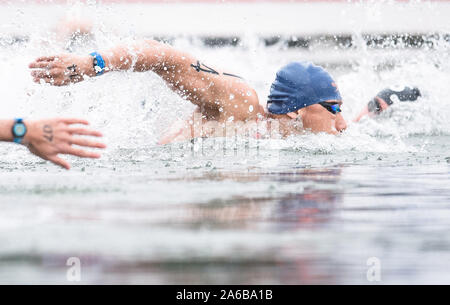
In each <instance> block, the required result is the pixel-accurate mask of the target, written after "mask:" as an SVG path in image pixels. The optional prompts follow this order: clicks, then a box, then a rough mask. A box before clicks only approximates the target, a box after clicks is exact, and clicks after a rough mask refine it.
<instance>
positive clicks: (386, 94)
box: [354, 87, 422, 122]
mask: <svg viewBox="0 0 450 305" xmlns="http://www.w3.org/2000/svg"><path fill="white" fill-rule="evenodd" d="M420 96H422V94H421V92H420V90H419V89H418V88H410V87H404V88H403V90H392V89H389V88H386V89H384V90H382V91H380V92H378V94H377V95H376V96H375V97H374V98H373V99H372V100H370V102H369V103H368V104H367V106H366V107H364V109H363V110H362V111H361V113H360V114H359V115H358V116H357V117H356V118H355V119H354V122H359V121H360V120H361V119H362V118H363V117H365V116H367V115H368V116H376V115H378V114H380V113H381V112H382V111H384V110H386V109H387V108H388V107H390V106H391V105H393V104H394V102H414V101H416V100H417V99H418V98H419V97H420Z"/></svg>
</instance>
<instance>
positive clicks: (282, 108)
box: [30, 40, 347, 144]
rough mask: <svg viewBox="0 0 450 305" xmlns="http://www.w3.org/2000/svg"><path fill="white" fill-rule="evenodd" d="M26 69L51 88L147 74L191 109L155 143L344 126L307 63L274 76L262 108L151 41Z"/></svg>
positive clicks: (333, 91)
mask: <svg viewBox="0 0 450 305" xmlns="http://www.w3.org/2000/svg"><path fill="white" fill-rule="evenodd" d="M30 68H31V69H32V72H31V74H32V76H33V78H34V81H35V82H37V83H39V82H41V81H44V82H47V83H49V84H51V85H57V86H61V85H68V84H70V83H76V82H80V81H83V80H85V79H87V78H88V77H96V76H101V75H103V74H105V73H110V72H113V71H120V70H134V71H136V72H144V71H153V72H154V73H156V74H158V75H159V76H160V77H161V78H162V79H163V80H164V81H165V82H166V83H167V85H168V86H169V88H171V89H172V90H174V91H175V92H177V93H178V94H179V95H181V96H182V97H183V98H185V99H187V100H188V101H190V102H191V103H193V104H194V105H196V106H197V109H196V110H195V113H194V114H193V116H192V117H191V118H190V119H188V120H186V121H184V122H183V124H182V125H181V126H179V128H176V129H174V130H173V131H171V132H169V133H168V134H166V135H165V136H163V137H162V138H161V140H160V143H161V144H165V143H169V142H172V141H176V140H186V139H190V138H195V137H209V136H214V135H215V134H214V132H213V130H214V131H217V129H218V126H225V125H227V126H228V125H229V124H233V123H236V124H248V123H251V122H255V121H256V122H258V124H260V123H261V122H263V121H264V122H267V126H269V125H270V126H273V125H274V124H272V122H274V121H276V122H277V123H278V124H277V125H278V128H279V133H280V134H281V135H282V136H289V135H292V134H297V133H303V132H305V131H311V132H315V133H317V132H325V133H330V134H337V133H339V132H340V131H342V130H344V129H345V128H346V126H347V125H346V122H345V120H344V119H343V117H342V115H341V106H342V98H341V95H340V93H339V90H338V87H337V85H336V83H335V81H334V80H333V78H332V77H331V76H330V74H329V73H328V72H327V71H326V70H325V69H323V68H322V67H320V66H316V65H314V64H312V63H310V62H301V61H299V62H292V63H289V64H287V65H286V66H284V67H282V68H281V69H280V70H279V71H278V72H277V74H276V78H275V81H274V82H273V84H272V86H271V88H270V93H269V95H268V100H267V106H266V107H264V106H263V105H262V102H265V101H261V100H260V99H259V97H258V95H257V94H256V91H255V90H254V89H253V88H252V87H251V86H250V85H249V84H248V83H247V82H246V81H245V80H244V79H242V78H241V77H239V76H237V75H235V74H231V73H227V72H224V71H221V70H219V69H216V68H212V67H210V66H208V65H205V64H203V63H201V62H200V61H198V60H197V59H196V58H195V57H193V56H191V55H190V54H188V53H186V52H183V51H180V50H177V49H175V48H173V47H172V46H170V45H167V44H164V43H160V42H157V41H154V40H146V41H142V42H140V43H136V44H135V45H132V46H118V47H115V48H113V49H110V50H106V51H101V52H93V53H91V54H88V55H86V56H77V55H73V54H61V55H57V56H45V57H40V58H38V59H36V60H35V61H34V62H32V63H31V64H30ZM87 76H88V77H87ZM196 115H197V117H198V116H200V117H201V120H200V123H201V124H202V127H201V128H199V127H198V123H196V120H194V119H193V118H194V117H195V116H196ZM211 126H212V127H211ZM240 129H241V128H240ZM220 134H221V135H222V136H223V133H220ZM227 134H228V133H227Z"/></svg>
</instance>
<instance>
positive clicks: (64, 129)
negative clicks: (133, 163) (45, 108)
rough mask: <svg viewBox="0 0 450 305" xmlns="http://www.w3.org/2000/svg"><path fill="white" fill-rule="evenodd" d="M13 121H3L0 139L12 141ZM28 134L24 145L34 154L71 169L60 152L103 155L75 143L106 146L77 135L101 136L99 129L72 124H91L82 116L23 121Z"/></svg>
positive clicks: (84, 155)
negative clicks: (60, 155) (80, 147)
mask: <svg viewBox="0 0 450 305" xmlns="http://www.w3.org/2000/svg"><path fill="white" fill-rule="evenodd" d="M14 123H15V122H14V120H0V141H5V142H12V141H13V140H14V139H13V133H12V128H13V125H14ZM24 124H25V126H26V129H27V131H26V134H25V136H24V138H23V140H22V144H23V145H25V146H27V147H28V149H29V150H30V152H31V153H33V154H35V155H36V156H38V157H40V158H42V159H44V160H49V161H51V162H53V163H55V164H57V165H59V166H61V167H63V168H65V169H70V164H69V163H68V162H67V161H65V160H63V159H61V158H60V157H59V156H58V155H59V154H63V155H73V156H77V157H81V158H100V155H99V154H97V153H94V152H88V151H85V150H82V149H79V148H75V147H73V146H72V145H77V146H84V147H92V148H105V147H106V146H105V144H102V143H99V142H95V141H90V140H87V139H83V138H80V137H77V136H79V135H84V136H93V137H101V136H102V134H101V133H100V132H98V131H93V130H89V129H85V128H80V127H75V126H72V125H74V124H83V125H88V124H89V123H88V122H87V121H85V120H79V119H50V120H38V121H29V120H26V121H24Z"/></svg>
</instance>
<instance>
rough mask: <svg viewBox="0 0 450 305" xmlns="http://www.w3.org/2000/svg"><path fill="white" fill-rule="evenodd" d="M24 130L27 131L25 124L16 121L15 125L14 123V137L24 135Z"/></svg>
mask: <svg viewBox="0 0 450 305" xmlns="http://www.w3.org/2000/svg"><path fill="white" fill-rule="evenodd" d="M26 132H27V127H26V126H25V124H23V123H17V124H16V125H14V135H15V136H16V137H19V138H21V137H23V136H24V135H25V133H26Z"/></svg>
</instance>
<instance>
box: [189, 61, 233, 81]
mask: <svg viewBox="0 0 450 305" xmlns="http://www.w3.org/2000/svg"><path fill="white" fill-rule="evenodd" d="M191 67H192V68H194V69H195V70H196V71H197V72H207V73H212V74H216V75H219V74H220V73H219V72H217V71H216V70H214V69H213V68H210V67H208V66H207V65H205V64H202V63H201V62H200V61H198V60H197V64H196V65H194V64H191ZM222 75H226V76H232V77H237V78H241V79H242V77H240V76H237V75H234V74H230V73H222Z"/></svg>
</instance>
